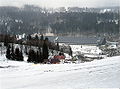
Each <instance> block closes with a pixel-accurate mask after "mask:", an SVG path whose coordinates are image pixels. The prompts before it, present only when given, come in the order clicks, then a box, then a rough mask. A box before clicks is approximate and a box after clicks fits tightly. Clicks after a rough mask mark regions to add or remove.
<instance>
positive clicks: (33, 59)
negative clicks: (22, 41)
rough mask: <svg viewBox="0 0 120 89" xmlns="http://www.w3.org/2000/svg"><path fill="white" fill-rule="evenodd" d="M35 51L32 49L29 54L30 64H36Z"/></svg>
mask: <svg viewBox="0 0 120 89" xmlns="http://www.w3.org/2000/svg"><path fill="white" fill-rule="evenodd" d="M35 57H36V55H35V51H34V50H32V49H30V51H29V53H28V60H27V61H28V62H35Z"/></svg>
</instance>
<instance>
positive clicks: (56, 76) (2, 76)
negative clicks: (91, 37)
mask: <svg viewBox="0 0 120 89" xmlns="http://www.w3.org/2000/svg"><path fill="white" fill-rule="evenodd" d="M119 87H120V56H116V57H111V58H107V59H102V60H95V61H92V62H86V63H80V64H33V63H26V62H17V61H6V59H5V56H0V89H81V88H85V89H86V88H119Z"/></svg>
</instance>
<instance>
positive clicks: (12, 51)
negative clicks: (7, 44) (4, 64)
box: [11, 44, 15, 60]
mask: <svg viewBox="0 0 120 89" xmlns="http://www.w3.org/2000/svg"><path fill="white" fill-rule="evenodd" d="M14 56H15V55H14V46H13V44H12V48H11V60H14Z"/></svg>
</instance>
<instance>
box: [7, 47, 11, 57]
mask: <svg viewBox="0 0 120 89" xmlns="http://www.w3.org/2000/svg"><path fill="white" fill-rule="evenodd" d="M6 58H7V59H10V58H11V56H10V45H8V47H7V51H6Z"/></svg>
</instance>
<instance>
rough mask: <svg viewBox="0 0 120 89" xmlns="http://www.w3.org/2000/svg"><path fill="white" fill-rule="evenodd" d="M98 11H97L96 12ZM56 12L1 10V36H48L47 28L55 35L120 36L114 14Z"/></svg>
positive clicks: (7, 8)
mask: <svg viewBox="0 0 120 89" xmlns="http://www.w3.org/2000/svg"><path fill="white" fill-rule="evenodd" d="M95 10H97V9H95ZM95 10H93V11H87V10H86V11H84V9H83V10H82V11H70V10H68V11H65V10H64V9H63V11H59V12H58V11H56V12H50V11H49V10H47V9H45V8H40V7H35V6H29V5H25V6H24V7H23V8H18V7H2V6H1V7H0V32H1V33H9V34H22V33H26V34H33V33H35V32H40V33H45V32H46V30H47V29H48V27H51V28H52V32H53V33H55V34H65V33H66V34H69V33H78V34H85V35H88V34H90V33H91V34H97V33H99V34H103V33H107V34H118V33H119V22H120V21H119V13H118V12H114V11H106V12H104V13H103V12H100V11H101V10H103V9H101V10H99V11H97V12H96V11H95Z"/></svg>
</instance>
